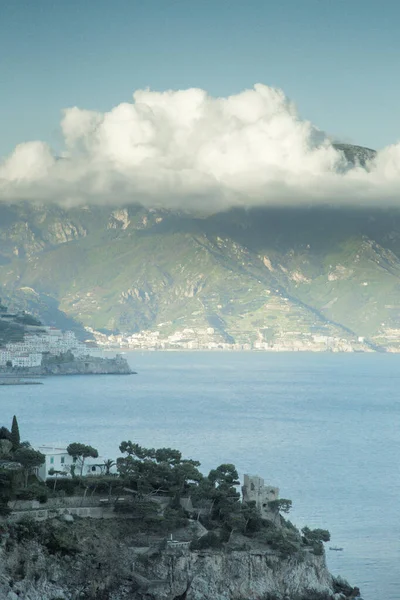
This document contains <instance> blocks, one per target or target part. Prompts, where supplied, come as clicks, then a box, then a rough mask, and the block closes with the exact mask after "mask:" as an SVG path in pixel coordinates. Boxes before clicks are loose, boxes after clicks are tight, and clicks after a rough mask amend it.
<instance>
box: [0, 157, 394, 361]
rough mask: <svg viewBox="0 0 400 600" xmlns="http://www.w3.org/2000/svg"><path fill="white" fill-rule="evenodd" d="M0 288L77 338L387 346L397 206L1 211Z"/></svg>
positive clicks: (391, 320)
mask: <svg viewBox="0 0 400 600" xmlns="http://www.w3.org/2000/svg"><path fill="white" fill-rule="evenodd" d="M349 148H350V150H351V148H353V150H352V151H351V152H350V151H349ZM343 151H345V152H346V153H347V154H346V156H347V157H348V160H352V161H355V160H359V161H360V162H361V161H362V160H364V161H365V160H368V158H370V157H371V156H372V155H371V154H370V153H371V152H373V151H369V150H366V149H357V147H348V146H347V147H346V148H343ZM0 283H1V285H2V290H1V293H0V295H1V296H2V297H4V298H5V301H6V302H7V303H10V302H11V306H12V307H19V308H23V309H25V310H31V311H32V312H33V313H34V314H36V315H38V316H39V317H40V318H42V319H43V320H44V321H45V322H46V323H54V324H57V325H59V326H61V327H65V328H74V329H75V331H77V333H80V335H81V336H86V337H89V335H90V334H89V333H88V332H87V331H88V330H87V331H86V332H85V331H84V329H83V328H84V327H85V328H90V329H91V330H93V333H94V335H95V336H96V337H97V338H98V339H99V333H98V332H100V333H102V334H103V335H104V336H112V335H114V336H119V337H118V341H121V340H122V338H123V337H125V338H126V337H127V336H131V335H132V334H136V338H137V337H138V334H139V333H140V332H144V331H146V332H147V333H143V338H142V339H145V338H146V336H147V338H148V336H149V335H150V333H149V332H155V335H156V336H158V339H159V340H166V339H167V338H169V339H170V341H171V336H172V339H174V338H173V336H174V335H175V337H176V339H179V340H180V342H182V343H184V342H185V341H191V344H192V345H191V346H189V347H197V346H196V343H197V342H198V343H199V344H200V346H202V345H206V346H207V344H221V345H223V344H235V343H236V344H253V345H254V344H258V346H259V347H271V346H272V345H273V346H274V347H275V349H285V348H286V349H305V348H309V349H323V348H324V347H325V346H326V347H332V344H333V349H348V345H350V346H351V347H352V348H353V349H364V350H365V349H368V348H375V347H379V348H382V349H388V350H393V351H395V350H399V349H400V211H399V210H395V209H392V210H385V209H382V210H378V209H376V210H368V211H367V210H363V209H358V210H356V209H352V210H351V209H347V210H345V209H337V208H334V207H326V208H324V209H312V208H309V209H305V208H303V209H264V210H260V209H258V210H248V211H245V210H238V209H235V210H231V211H229V212H227V213H221V214H216V215H212V216H208V217H204V216H193V215H187V214H183V213H182V214H179V213H169V212H167V211H161V210H145V209H143V208H141V207H128V208H123V207H121V208H120V209H114V210H112V209H110V208H90V207H84V208H75V209H71V210H64V209H61V208H60V207H57V206H56V205H54V206H35V205H24V204H19V205H13V206H4V205H2V206H0ZM100 337H101V336H100ZM359 338H365V340H364V341H363V340H362V339H359ZM101 339H102V340H103V341H105V340H106V339H107V337H103V338H101ZM111 339H114V340H115V339H116V338H111ZM330 339H335V340H336V341H335V342H331V341H329V340H330ZM196 340H197V342H196ZM340 340H341V341H340ZM131 341H132V340H131ZM135 343H136V342H135ZM321 344H322V346H321ZM260 345H261V346H260Z"/></svg>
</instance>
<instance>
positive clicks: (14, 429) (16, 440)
mask: <svg viewBox="0 0 400 600" xmlns="http://www.w3.org/2000/svg"><path fill="white" fill-rule="evenodd" d="M11 441H12V447H13V450H17V449H18V448H19V446H20V444H21V437H20V435H19V427H18V421H17V417H16V416H15V415H14V416H13V420H12V425H11Z"/></svg>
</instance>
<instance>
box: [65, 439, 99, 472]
mask: <svg viewBox="0 0 400 600" xmlns="http://www.w3.org/2000/svg"><path fill="white" fill-rule="evenodd" d="M67 452H68V454H69V455H70V456H72V458H74V459H75V460H76V461H77V462H79V467H80V471H81V472H80V474H81V476H82V473H83V467H84V464H85V460H86V458H89V457H91V458H97V457H98V456H99V453H98V451H97V450H96V448H93V446H88V445H86V444H81V443H80V442H72V444H69V446H68V447H67ZM74 472H75V470H74Z"/></svg>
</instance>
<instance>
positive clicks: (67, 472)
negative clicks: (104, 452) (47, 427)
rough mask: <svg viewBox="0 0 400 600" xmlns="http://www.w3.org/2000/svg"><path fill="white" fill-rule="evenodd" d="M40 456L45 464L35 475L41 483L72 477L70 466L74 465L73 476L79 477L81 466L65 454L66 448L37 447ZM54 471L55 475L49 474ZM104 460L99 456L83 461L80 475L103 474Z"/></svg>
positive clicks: (50, 445) (52, 445)
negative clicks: (52, 478)
mask: <svg viewBox="0 0 400 600" xmlns="http://www.w3.org/2000/svg"><path fill="white" fill-rule="evenodd" d="M36 450H39V452H41V453H42V454H44V455H45V457H46V460H45V462H44V463H43V464H42V465H41V466H40V467H39V469H38V471H37V475H38V477H39V478H40V479H42V481H46V479H47V478H51V477H72V474H71V466H72V465H75V474H76V475H80V473H81V464H80V461H79V459H78V460H76V459H74V458H73V457H72V456H70V455H69V454H68V452H67V448H66V447H65V446H61V445H55V444H49V445H44V446H39V447H38V448H36ZM52 469H54V471H56V472H57V473H54V474H53V475H51V474H50V472H51V471H52ZM104 470H105V467H104V458H102V457H101V456H99V457H98V458H91V457H88V458H86V459H85V462H84V465H83V471H82V475H83V476H85V477H87V476H92V475H101V474H102V473H104Z"/></svg>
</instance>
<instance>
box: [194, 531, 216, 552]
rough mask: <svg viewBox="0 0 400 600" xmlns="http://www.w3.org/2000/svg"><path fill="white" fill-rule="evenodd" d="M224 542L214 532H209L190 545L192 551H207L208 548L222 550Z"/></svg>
mask: <svg viewBox="0 0 400 600" xmlns="http://www.w3.org/2000/svg"><path fill="white" fill-rule="evenodd" d="M221 547H222V542H221V540H220V538H219V536H218V535H217V534H216V533H214V531H208V532H207V533H206V534H205V535H203V536H202V537H201V538H199V539H197V540H193V541H192V542H191V544H190V549H191V550H205V549H206V548H215V549H218V548H221Z"/></svg>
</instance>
